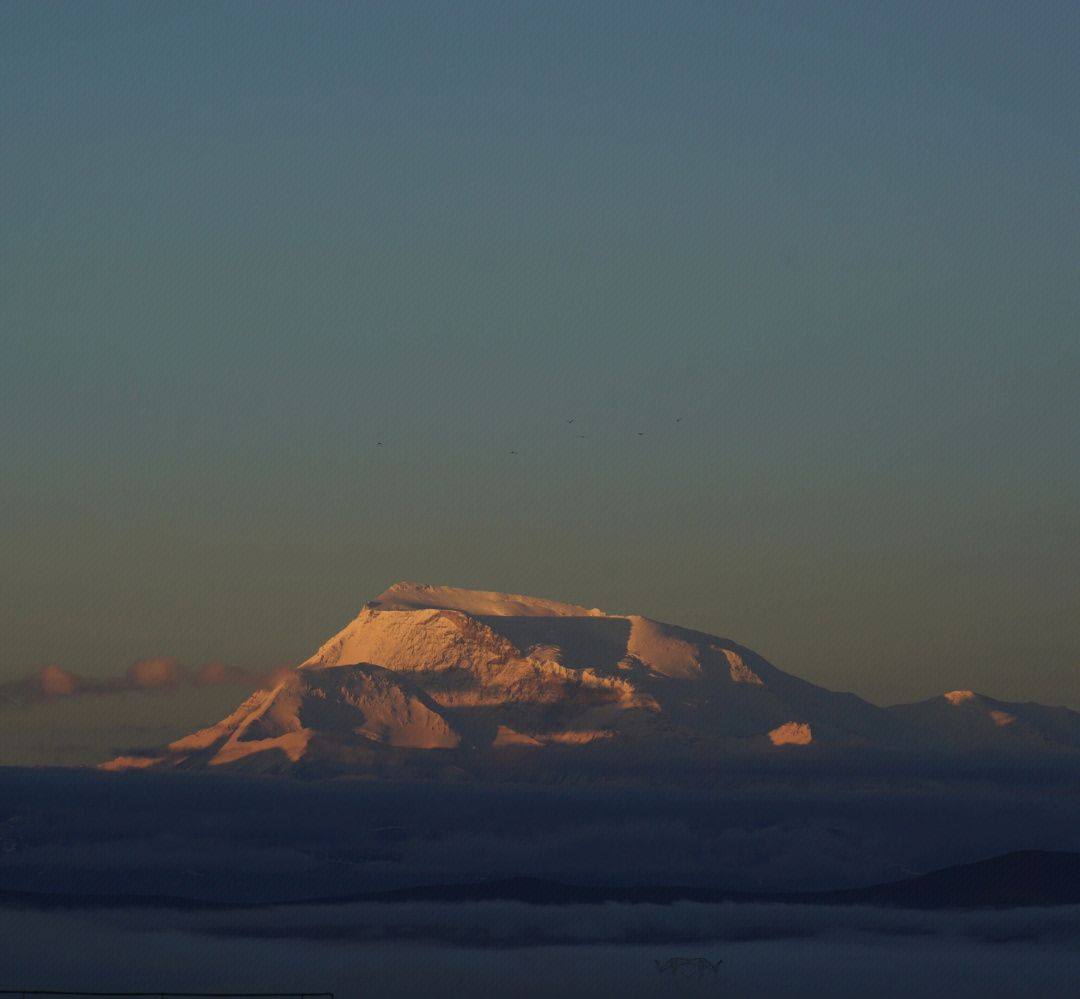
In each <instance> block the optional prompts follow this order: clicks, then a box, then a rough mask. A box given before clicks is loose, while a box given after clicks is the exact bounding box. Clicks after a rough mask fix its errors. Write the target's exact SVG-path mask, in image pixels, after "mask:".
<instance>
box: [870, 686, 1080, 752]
mask: <svg viewBox="0 0 1080 999" xmlns="http://www.w3.org/2000/svg"><path fill="white" fill-rule="evenodd" d="M888 710H889V713H890V714H892V715H893V716H895V717H896V718H899V719H901V720H902V721H905V722H908V723H909V724H911V725H917V726H919V727H920V728H923V729H926V730H928V731H930V732H933V733H934V734H935V735H937V736H939V737H940V738H941V739H942V740H943V741H944V742H945V743H946V744H947V745H948V746H949V747H950V748H952V749H962V750H967V749H1004V750H1009V749H1013V750H1028V751H1039V750H1067V749H1080V714H1078V713H1077V712H1075V711H1070V710H1069V709H1068V708H1051V707H1046V706H1045V705H1042V704H1034V703H1030V702H1029V703H1025V704H1016V703H1012V702H1010V701H999V700H996V699H995V698H992V697H987V696H986V695H985V694H977V693H975V692H974V691H972V690H953V691H951V692H949V693H948V694H943V695H942V696H941V697H932V698H930V699H929V700H926V701H919V702H917V703H915V704H898V705H896V706H894V707H891V708H889V709H888Z"/></svg>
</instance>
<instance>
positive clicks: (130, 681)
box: [119, 656, 187, 690]
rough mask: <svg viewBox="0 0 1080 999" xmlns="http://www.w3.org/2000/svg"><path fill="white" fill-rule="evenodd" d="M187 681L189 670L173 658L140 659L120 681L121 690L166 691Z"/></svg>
mask: <svg viewBox="0 0 1080 999" xmlns="http://www.w3.org/2000/svg"><path fill="white" fill-rule="evenodd" d="M186 679H187V668H186V667H185V666H184V665H183V664H182V663H180V662H177V660H175V659H173V657H172V656H155V657H154V658H153V659H140V660H138V662H135V663H132V665H131V668H130V669H129V670H128V671H127V673H126V674H124V677H123V679H122V680H121V681H120V684H119V687H120V689H121V690H164V689H165V688H167V687H175V686H178V685H179V684H180V683H181V682H183V681H184V680H186Z"/></svg>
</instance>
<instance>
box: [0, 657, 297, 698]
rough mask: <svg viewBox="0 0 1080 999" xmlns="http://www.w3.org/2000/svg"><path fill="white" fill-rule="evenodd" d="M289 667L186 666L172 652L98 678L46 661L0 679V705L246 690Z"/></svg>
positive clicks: (275, 679)
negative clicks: (187, 688) (182, 690)
mask: <svg viewBox="0 0 1080 999" xmlns="http://www.w3.org/2000/svg"><path fill="white" fill-rule="evenodd" d="M292 668H293V667H292V666H290V665H289V664H287V663H278V664H277V665H276V666H274V667H272V668H271V669H269V670H262V671H259V670H250V669H245V668H243V667H241V666H227V665H225V664H224V663H220V662H211V663H207V664H206V665H205V666H202V667H201V668H199V669H197V670H190V669H188V667H186V666H185V665H184V664H183V663H181V662H180V661H179V660H177V659H175V658H173V657H172V656H153V657H151V658H149V659H139V660H137V661H136V662H134V663H132V664H131V666H130V667H128V669H127V671H126V672H124V673H123V674H122V675H121V676H119V677H112V678H104V679H102V678H97V677H84V676H80V675H79V674H78V673H75V672H73V671H72V670H67V669H63V668H62V667H60V666H57V665H55V664H54V663H50V664H49V665H47V666H45V667H43V668H42V669H39V670H37V671H36V672H33V673H30V674H28V675H26V676H24V677H22V678H21V679H19V680H11V681H8V682H7V683H0V706H3V705H4V704H9V705H10V704H16V705H19V704H28V703H37V702H42V701H55V700H59V699H61V698H66V697H73V696H75V695H77V694H114V693H122V692H124V691H145V692H152V691H160V690H168V689H171V688H174V687H178V686H180V685H181V684H185V683H187V684H190V685H192V686H194V687H220V686H225V685H231V686H235V687H241V688H247V689H249V690H255V689H260V688H261V689H269V688H272V687H275V686H277V684H278V683H280V682H281V681H282V680H283V679H284V677H285V676H286V675H287V674H288V673H290V672H291V671H292Z"/></svg>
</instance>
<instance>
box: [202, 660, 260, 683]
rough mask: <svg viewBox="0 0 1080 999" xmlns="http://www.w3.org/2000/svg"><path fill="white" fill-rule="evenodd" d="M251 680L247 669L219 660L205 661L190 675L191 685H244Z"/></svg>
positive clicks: (250, 674)
mask: <svg viewBox="0 0 1080 999" xmlns="http://www.w3.org/2000/svg"><path fill="white" fill-rule="evenodd" d="M253 682H254V680H253V675H252V673H251V672H250V671H249V670H246V669H243V668H242V667H240V666H226V665H225V664H224V663H219V662H213V663H207V664H206V665H205V666H203V667H202V668H201V669H199V670H198V671H197V672H196V673H195V674H194V675H193V676H192V677H191V684H192V686H193V687H220V686H222V685H223V684H234V685H235V686H238V687H244V686H247V685H248V684H249V683H253Z"/></svg>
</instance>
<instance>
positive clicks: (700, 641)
mask: <svg viewBox="0 0 1080 999" xmlns="http://www.w3.org/2000/svg"><path fill="white" fill-rule="evenodd" d="M1062 710H1063V709H1062ZM924 713H925V712H918V711H911V712H905V711H903V710H902V709H893V710H892V711H891V712H890V711H887V710H885V709H883V708H879V707H876V706H875V705H873V704H870V703H869V702H867V701H864V700H862V699H861V698H859V697H856V696H855V695H854V694H841V693H834V692H832V691H829V690H826V689H825V688H823V687H818V686H815V685H814V684H811V683H807V682H806V681H804V680H800V679H798V678H797V677H794V676H791V675H790V674H787V673H784V672H782V671H781V670H779V669H777V668H776V667H775V666H773V665H771V664H770V663H768V662H766V661H765V660H764V659H762V658H761V657H760V656H759V655H757V654H756V653H754V652H752V651H750V650H749V649H746V648H743V647H742V646H739V645H736V644H735V643H734V642H731V641H728V640H727V639H723V638H717V637H715V636H712V635H707V634H704V633H701V632H696V631H690V630H687V629H685V628H680V627H677V626H675V625H669V624H662V623H659V622H656V621H652V620H649V619H648V618H644V617H638V616H635V615H625V616H623V615H611V614H605V613H603V612H602V611H600V610H597V609H595V608H593V609H591V610H590V609H586V608H584V607H578V606H575V605H573V604H566V603H559V602H556V601H553V600H545V599H539V598H535V597H525V596H513V595H508V594H503V593H492V592H483V591H475V590H462V589H454V588H451V587H441V586H438V587H437V586H425V585H420V584H413V583H398V584H396V585H395V586H392V587H390V589H388V590H387V591H386V592H385V593H383V594H381V595H380V596H379V597H377V598H376V599H375V600H372V601H371V602H370V603H368V604H366V605H365V606H364V607H363V608H362V610H361V611H360V613H359V614H358V615H357V617H356V618H354V619H353V620H352V621H351V622H349V624H348V625H346V626H345V628H343V629H342V630H341V631H340V632H338V634H336V635H334V636H333V637H332V638H331V639H330V640H329V641H328V642H326V643H325V644H324V645H323V646H322V647H321V648H320V649H319V650H318V651H317V652H316V653H315V655H313V656H312V657H311V658H310V659H308V660H306V661H305V662H304V663H302V664H301V665H300V666H299V667H297V668H296V670H295V671H293V672H292V673H291V674H290V675H288V676H287V678H286V679H285V680H283V681H282V682H281V683H280V684H278V686H276V687H275V688H273V689H272V690H261V691H257V692H256V693H254V694H253V695H252V696H251V697H250V698H248V700H247V701H245V702H244V703H243V704H242V705H241V706H240V707H239V708H238V709H237V710H236V711H234V712H233V713H232V714H231V715H229V716H228V717H227V718H225V719H224V720H222V721H221V722H219V723H218V724H216V725H213V726H211V727H210V728H207V729H203V730H202V731H200V732H196V733H194V734H193V735H190V736H187V737H186V738H183V739H180V740H178V741H177V742H174V743H171V744H170V745H169V746H168V747H166V748H164V749H163V750H162V751H161V752H160V753H156V754H154V755H149V756H140V757H119V758H117V759H115V760H112V761H110V762H109V763H105V764H102V767H103V768H106V769H126V768H130V767H147V766H149V767H174V766H179V767H185V768H203V767H213V768H215V769H216V768H225V769H230V770H232V769H243V770H252V771H256V772H285V773H312V774H315V773H387V772H391V773H400V772H407V773H419V774H424V775H429V776H446V775H450V774H455V775H462V774H469V773H470V772H472V771H473V769H474V768H475V767H476V766H478V765H482V766H487V765H490V764H492V762H493V761H494V763H495V764H496V765H497V763H498V761H499V760H500V759H503V760H506V759H513V760H520V759H521V754H522V753H523V752H524V753H526V754H527V755H528V754H531V756H532V759H533V761H535V760H536V759H537V758H540V759H543V758H544V757H543V752H542V751H543V750H544V749H545V748H547V749H549V750H551V751H552V752H551V754H549V755H551V756H556V755H559V754H558V753H556V752H555V751H556V750H560V751H562V752H563V755H565V752H566V751H567V750H570V749H571V748H572V749H574V750H575V751H577V752H578V754H579V756H581V757H582V758H584V756H586V755H588V754H590V753H593V754H595V753H597V752H599V753H600V755H601V756H602V757H603V758H604V759H606V760H608V761H613V760H618V759H619V758H620V757H621V756H622V755H623V754H625V753H627V752H629V753H633V752H641V751H645V752H646V753H649V752H652V751H654V750H655V751H657V752H662V753H666V754H668V755H669V756H670V755H671V754H674V755H675V757H678V756H679V755H681V754H686V755H687V757H688V758H701V756H702V755H706V756H709V755H714V754H717V753H722V752H724V751H725V749H730V748H752V749H762V750H771V749H772V747H777V746H795V747H801V746H806V745H809V744H826V745H827V744H833V745H837V744H841V745H851V746H864V747H874V748H889V749H925V748H932V747H933V746H935V745H941V746H945V745H946V744H947V743H948V740H947V739H943V738H942V733H941V732H940V725H938V724H936V723H935V724H929V723H928V719H924V718H923V714H924ZM935 722H936V719H935ZM612 751H614V752H612ZM788 751H789V752H790V751H795V750H788Z"/></svg>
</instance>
